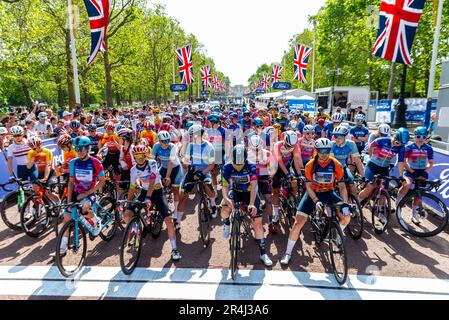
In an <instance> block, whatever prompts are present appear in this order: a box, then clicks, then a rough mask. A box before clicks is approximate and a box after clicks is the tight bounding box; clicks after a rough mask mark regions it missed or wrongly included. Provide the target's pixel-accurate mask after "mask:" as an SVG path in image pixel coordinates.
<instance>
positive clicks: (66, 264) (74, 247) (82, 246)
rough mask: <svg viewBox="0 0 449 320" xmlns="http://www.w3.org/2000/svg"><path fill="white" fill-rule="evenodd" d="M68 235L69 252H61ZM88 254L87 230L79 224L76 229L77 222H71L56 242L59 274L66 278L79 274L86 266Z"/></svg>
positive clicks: (63, 229) (66, 225)
mask: <svg viewBox="0 0 449 320" xmlns="http://www.w3.org/2000/svg"><path fill="white" fill-rule="evenodd" d="M65 233H67V237H68V239H67V240H68V241H67V251H66V252H63V251H61V250H60V248H61V243H62V239H63V238H64V234H65ZM86 253H87V239H86V230H84V227H83V226H82V225H81V223H80V222H78V227H77V228H75V221H73V220H70V221H69V222H67V223H66V224H65V225H64V226H63V227H62V229H61V231H60V233H59V235H58V240H57V241H56V258H55V259H56V265H57V266H58V269H59V272H61V274H62V275H63V276H64V277H67V278H68V277H71V276H74V275H75V274H77V273H78V272H79V271H80V270H81V268H82V267H83V265H84V260H85V259H86Z"/></svg>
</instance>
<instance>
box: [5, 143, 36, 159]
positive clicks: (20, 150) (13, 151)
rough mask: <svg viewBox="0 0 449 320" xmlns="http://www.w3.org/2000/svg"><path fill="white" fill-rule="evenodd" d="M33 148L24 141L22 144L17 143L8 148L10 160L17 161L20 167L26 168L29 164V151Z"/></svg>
mask: <svg viewBox="0 0 449 320" xmlns="http://www.w3.org/2000/svg"><path fill="white" fill-rule="evenodd" d="M30 150H31V148H30V147H29V146H28V143H27V141H26V140H25V139H23V141H22V143H21V144H16V143H15V142H14V143H13V144H12V145H10V146H9V147H8V156H7V157H8V158H14V159H16V163H17V165H18V166H25V165H26V164H27V163H28V151H30Z"/></svg>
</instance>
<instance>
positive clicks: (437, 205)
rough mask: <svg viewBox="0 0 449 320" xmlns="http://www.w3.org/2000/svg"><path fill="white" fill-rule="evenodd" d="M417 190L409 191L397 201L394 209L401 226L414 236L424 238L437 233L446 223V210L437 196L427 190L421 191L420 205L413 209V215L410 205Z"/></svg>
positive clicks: (416, 195) (415, 196) (416, 194)
mask: <svg viewBox="0 0 449 320" xmlns="http://www.w3.org/2000/svg"><path fill="white" fill-rule="evenodd" d="M417 197H418V193H417V192H410V193H409V194H407V195H406V196H405V197H404V198H403V199H402V200H401V202H400V203H399V205H398V207H397V209H396V217H397V218H398V221H399V225H400V226H401V228H402V229H403V230H404V231H406V232H408V233H410V234H411V235H414V236H416V237H420V238H425V237H432V236H434V235H437V234H438V233H440V232H441V231H443V230H444V228H445V227H446V225H447V221H448V210H447V207H446V206H445V205H444V202H443V201H441V200H440V199H439V198H438V197H436V196H434V195H433V194H430V193H428V192H422V198H421V201H420V203H421V205H418V206H417V208H416V209H415V215H413V211H412V206H413V202H414V201H415V198H417Z"/></svg>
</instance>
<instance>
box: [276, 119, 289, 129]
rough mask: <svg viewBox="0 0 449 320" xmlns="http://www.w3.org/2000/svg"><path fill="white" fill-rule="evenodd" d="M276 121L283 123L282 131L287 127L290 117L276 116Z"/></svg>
mask: <svg viewBox="0 0 449 320" xmlns="http://www.w3.org/2000/svg"><path fill="white" fill-rule="evenodd" d="M274 122H275V123H279V124H280V125H281V131H284V130H285V127H286V126H287V125H288V119H287V118H279V117H278V118H276V119H275V120H274Z"/></svg>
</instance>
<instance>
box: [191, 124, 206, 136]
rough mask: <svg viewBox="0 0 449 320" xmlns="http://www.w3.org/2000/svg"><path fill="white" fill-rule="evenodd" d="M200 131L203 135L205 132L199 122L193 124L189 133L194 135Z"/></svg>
mask: <svg viewBox="0 0 449 320" xmlns="http://www.w3.org/2000/svg"><path fill="white" fill-rule="evenodd" d="M199 132H201V135H203V133H204V129H203V127H202V126H201V125H199V124H194V125H193V126H191V127H190V128H189V135H193V134H195V133H199Z"/></svg>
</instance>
